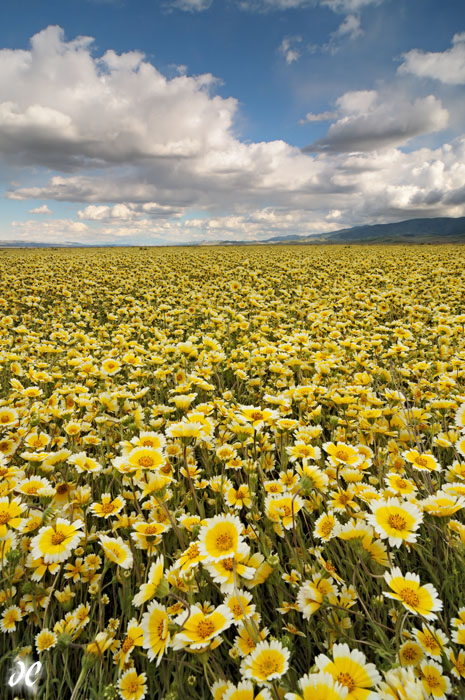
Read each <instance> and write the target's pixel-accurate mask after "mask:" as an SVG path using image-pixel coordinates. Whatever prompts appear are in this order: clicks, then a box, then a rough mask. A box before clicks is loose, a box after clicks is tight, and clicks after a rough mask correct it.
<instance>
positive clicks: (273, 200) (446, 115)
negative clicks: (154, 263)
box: [0, 0, 465, 244]
mask: <svg viewBox="0 0 465 700" xmlns="http://www.w3.org/2000/svg"><path fill="white" fill-rule="evenodd" d="M0 27H1V29H0V197H1V200H0V240H8V239H19V240H41V241H50V242H53V241H61V242H62V241H82V242H85V243H136V244H138V243H147V244H150V243H154V244H160V243H180V242H187V241H199V240H205V241H209V240H211V241H214V240H221V239H228V240H230V239H234V238H237V239H250V240H262V239H265V238H268V237H271V236H277V235H289V234H298V235H306V234H307V235H308V234H312V233H318V232H325V231H332V230H337V229H340V228H344V227H347V226H352V225H357V224H369V223H380V222H388V221H399V220H403V219H408V218H414V217H419V216H431V217H434V216H465V93H464V86H465V4H464V3H462V2H458V1H457V0H441V2H439V0H164V1H162V2H157V1H156V0H65V1H64V0H61V1H55V0H53V1H52V0H42V1H41V2H40V3H37V2H35V0H15V2H6V3H3V4H2V7H1V8H0Z"/></svg>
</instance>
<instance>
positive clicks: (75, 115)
mask: <svg viewBox="0 0 465 700" xmlns="http://www.w3.org/2000/svg"><path fill="white" fill-rule="evenodd" d="M91 44H92V39H91V38H89V37H78V38H77V39H74V40H72V41H69V42H66V41H65V39H64V34H63V30H62V29H60V28H59V27H52V26H51V27H48V28H47V29H45V30H43V31H41V32H39V33H38V34H36V35H35V36H34V37H33V38H32V40H31V49H30V51H15V50H9V49H4V50H2V51H0V153H3V154H5V155H8V156H9V157H10V158H12V157H13V156H15V157H16V158H20V159H21V160H22V161H23V162H26V163H33V164H39V165H45V166H48V167H52V168H55V169H61V170H72V169H75V168H81V167H83V166H88V167H90V166H96V165H102V164H108V163H128V162H131V161H132V162H134V161H141V160H145V159H147V158H159V159H169V158H178V159H179V158H190V157H194V156H198V155H199V154H201V153H202V152H203V151H205V150H208V149H209V148H215V147H218V146H224V145H225V144H226V141H227V140H228V139H229V138H231V137H230V134H229V132H230V128H231V124H232V121H233V118H234V114H235V111H236V107H237V102H236V100H234V99H232V98H226V99H223V98H220V97H218V96H213V97H212V96H211V95H210V93H209V91H210V89H211V88H212V87H213V86H214V85H215V82H216V81H215V79H214V78H213V76H212V75H210V74H205V75H199V76H194V77H188V76H185V75H181V76H176V77H174V78H173V79H171V80H168V79H167V78H165V77H164V76H163V75H162V74H161V73H160V72H159V71H157V69H156V68H155V67H154V66H153V65H151V64H150V63H148V62H147V61H146V60H144V56H143V55H142V54H141V53H138V52H129V53H124V54H121V55H118V54H116V53H115V52H114V51H107V52H106V53H105V54H104V55H103V56H101V57H100V58H94V57H93V56H92V54H91Z"/></svg>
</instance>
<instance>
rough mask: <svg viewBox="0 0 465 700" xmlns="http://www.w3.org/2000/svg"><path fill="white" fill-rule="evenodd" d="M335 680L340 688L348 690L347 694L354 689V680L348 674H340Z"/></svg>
mask: <svg viewBox="0 0 465 700" xmlns="http://www.w3.org/2000/svg"><path fill="white" fill-rule="evenodd" d="M336 680H337V681H338V683H340V684H341V685H342V686H344V687H345V688H348V689H349V693H351V692H352V691H353V689H354V688H355V683H354V679H353V678H352V676H351V675H350V673H340V674H339V675H338V677H337V678H336Z"/></svg>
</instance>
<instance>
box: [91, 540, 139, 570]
mask: <svg viewBox="0 0 465 700" xmlns="http://www.w3.org/2000/svg"><path fill="white" fill-rule="evenodd" d="M99 540H100V544H101V545H102V548H103V551H104V552H105V555H106V557H107V558H108V559H109V560H110V561H112V562H113V563H115V564H118V566H121V568H122V569H130V568H131V567H132V564H133V556H132V552H131V550H130V548H129V547H128V545H127V544H126V543H125V542H124V540H123V539H122V538H121V537H116V538H113V537H108V535H99Z"/></svg>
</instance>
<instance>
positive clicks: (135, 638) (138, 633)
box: [115, 617, 144, 669]
mask: <svg viewBox="0 0 465 700" xmlns="http://www.w3.org/2000/svg"><path fill="white" fill-rule="evenodd" d="M143 641H144V631H143V629H142V627H140V626H139V625H138V624H137V620H136V618H135V617H133V618H132V619H131V620H129V622H128V628H127V631H126V637H125V638H124V640H123V643H122V645H121V648H120V649H119V650H118V652H117V653H116V654H115V661H118V663H119V667H120V669H122V668H123V666H124V665H125V663H126V662H127V660H128V659H129V656H130V654H131V653H132V651H133V649H134V647H141V646H142V643H143Z"/></svg>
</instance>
